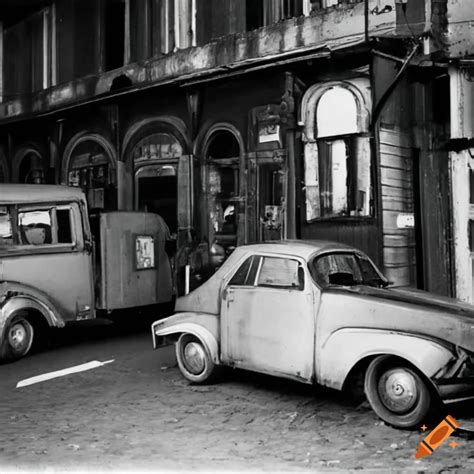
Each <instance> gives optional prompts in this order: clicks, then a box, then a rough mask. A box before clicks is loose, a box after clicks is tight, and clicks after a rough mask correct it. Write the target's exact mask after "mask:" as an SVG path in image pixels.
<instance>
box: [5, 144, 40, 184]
mask: <svg viewBox="0 0 474 474" xmlns="http://www.w3.org/2000/svg"><path fill="white" fill-rule="evenodd" d="M13 182H15V183H26V184H45V183H46V178H45V172H44V166H43V158H42V156H41V154H40V152H39V151H38V150H37V149H36V148H34V147H25V148H22V149H21V150H20V151H18V152H17V153H16V154H15V156H14V158H13Z"/></svg>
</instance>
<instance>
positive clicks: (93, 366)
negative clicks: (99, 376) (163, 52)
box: [16, 359, 115, 388]
mask: <svg viewBox="0 0 474 474" xmlns="http://www.w3.org/2000/svg"><path fill="white" fill-rule="evenodd" d="M114 361H115V359H112V360H107V361H105V362H99V361H98V360H93V361H91V362H87V363H85V364H81V365H76V366H74V367H69V368H67V369H62V370H56V371H55V372H48V373H47V374H41V375H37V376H36V377H30V378H29V379H25V380H21V381H20V382H18V383H17V384H16V388H20V387H26V386H28V385H33V384H35V383H39V382H44V381H45V380H51V379H55V378H57V377H63V376H64V375H69V374H76V373H77V372H84V371H86V370H91V369H96V368H97V367H102V366H103V365H105V364H110V363H111V362H114Z"/></svg>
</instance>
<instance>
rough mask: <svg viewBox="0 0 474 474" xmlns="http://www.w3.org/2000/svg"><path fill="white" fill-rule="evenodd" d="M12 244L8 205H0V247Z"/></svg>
mask: <svg viewBox="0 0 474 474" xmlns="http://www.w3.org/2000/svg"><path fill="white" fill-rule="evenodd" d="M10 245H13V234H12V221H11V216H10V212H9V209H8V207H6V206H0V247H5V246H10Z"/></svg>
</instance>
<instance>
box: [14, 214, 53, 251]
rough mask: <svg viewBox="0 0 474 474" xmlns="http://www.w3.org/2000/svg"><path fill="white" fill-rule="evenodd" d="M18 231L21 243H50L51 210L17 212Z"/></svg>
mask: <svg viewBox="0 0 474 474" xmlns="http://www.w3.org/2000/svg"><path fill="white" fill-rule="evenodd" d="M18 231H19V237H20V243H21V244H23V245H44V244H51V243H52V232H51V211H50V210H47V211H46V210H45V211H43V210H35V211H22V212H19V213H18Z"/></svg>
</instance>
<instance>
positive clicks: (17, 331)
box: [8, 323, 28, 351]
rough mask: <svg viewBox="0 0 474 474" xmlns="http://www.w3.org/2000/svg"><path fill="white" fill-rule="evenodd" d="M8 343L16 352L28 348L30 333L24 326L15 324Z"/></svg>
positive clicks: (9, 334)
mask: <svg viewBox="0 0 474 474" xmlns="http://www.w3.org/2000/svg"><path fill="white" fill-rule="evenodd" d="M8 342H9V343H10V345H11V346H12V347H13V348H14V349H15V350H16V351H22V350H25V349H26V348H27V347H28V331H27V329H26V328H25V326H24V325H23V324H20V323H17V324H14V325H13V326H12V327H11V329H10V331H9V333H8Z"/></svg>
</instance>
